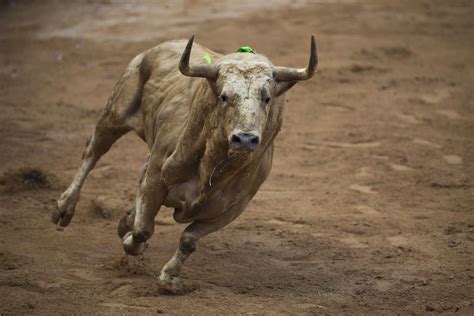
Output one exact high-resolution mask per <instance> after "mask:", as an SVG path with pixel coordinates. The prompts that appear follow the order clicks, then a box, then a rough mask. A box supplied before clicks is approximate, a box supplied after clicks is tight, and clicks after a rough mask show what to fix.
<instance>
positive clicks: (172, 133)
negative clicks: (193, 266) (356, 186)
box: [52, 35, 317, 290]
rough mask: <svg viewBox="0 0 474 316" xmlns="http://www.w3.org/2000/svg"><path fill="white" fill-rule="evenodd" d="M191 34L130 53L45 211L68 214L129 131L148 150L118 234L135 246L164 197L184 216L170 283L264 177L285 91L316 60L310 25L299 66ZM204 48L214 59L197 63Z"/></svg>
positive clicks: (165, 280) (57, 218) (165, 281)
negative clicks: (212, 46) (219, 48)
mask: <svg viewBox="0 0 474 316" xmlns="http://www.w3.org/2000/svg"><path fill="white" fill-rule="evenodd" d="M193 41H194V35H193V36H192V37H191V38H190V39H189V41H187V42H186V41H184V40H176V41H169V42H165V43H162V44H160V45H158V46H156V47H154V48H152V49H150V50H147V51H145V52H143V53H141V54H139V55H137V56H136V57H135V58H133V60H132V61H131V62H130V63H129V65H128V66H127V68H126V70H125V72H124V73H123V74H122V76H121V78H120V80H119V81H118V83H117V84H116V86H115V88H114V89H113V91H112V94H111V96H110V97H109V99H108V101H107V104H106V106H105V109H104V110H103V112H102V115H101V117H100V119H99V121H98V123H97V125H96V127H95V130H94V132H93V134H92V136H91V137H90V138H89V139H88V141H87V145H86V148H85V151H84V153H83V157H82V164H81V166H80V168H79V170H78V172H77V173H76V175H75V177H74V179H73V181H72V183H71V184H70V186H69V187H68V188H67V189H66V191H64V193H62V195H61V196H60V198H59V199H58V201H57V206H56V208H55V209H54V211H53V214H52V221H53V222H54V223H55V224H57V225H59V226H60V227H65V226H67V225H68V224H69V223H70V222H71V219H72V217H73V215H74V212H75V208H76V204H77V202H78V200H79V194H80V190H81V187H82V185H83V183H84V181H85V179H86V177H87V175H88V174H89V172H90V171H91V170H92V169H93V168H94V166H95V164H96V163H97V161H98V160H99V159H100V157H101V156H102V155H104V154H105V153H106V152H107V151H108V150H109V149H110V147H111V146H112V144H113V143H114V142H115V141H116V140H117V139H119V138H120V137H121V136H123V135H124V134H126V133H127V132H130V131H134V132H135V133H136V134H137V135H138V136H139V137H140V138H141V139H142V140H143V141H144V142H146V144H147V146H148V149H149V156H148V158H147V161H146V164H145V166H144V168H143V172H142V174H141V177H140V181H139V188H138V193H137V196H136V202H135V207H134V209H133V211H130V212H128V213H127V214H126V215H125V216H124V217H123V218H122V219H121V220H120V222H119V226H118V235H119V236H120V238H121V239H122V243H123V248H124V250H125V252H126V253H127V254H130V255H134V256H136V255H140V254H142V253H143V251H144V250H145V249H146V241H147V240H148V239H149V238H150V237H151V236H152V234H153V231H154V218H155V216H156V215H157V213H158V211H159V209H160V207H161V206H162V205H164V206H167V207H170V208H174V214H173V217H174V220H175V221H176V222H178V223H190V225H189V226H187V227H186V229H185V230H184V231H183V233H182V235H181V238H180V241H179V246H178V249H177V250H176V252H175V253H174V255H173V257H172V258H171V260H169V261H168V263H166V265H165V266H164V267H163V268H162V270H161V274H160V277H159V280H160V283H161V284H162V285H163V286H165V287H167V288H169V289H171V290H173V289H174V290H177V289H179V288H180V286H181V282H180V279H179V275H180V271H181V268H182V265H183V263H184V261H185V260H186V258H188V256H189V255H190V254H191V253H192V252H194V250H195V248H196V243H197V241H198V240H199V239H200V238H202V237H204V236H206V235H208V234H209V233H212V232H215V231H217V230H219V229H221V228H222V227H224V226H226V225H227V224H229V223H230V222H232V221H233V220H234V219H235V218H237V217H238V216H239V215H240V214H241V213H242V211H243V210H244V209H245V208H246V206H247V205H248V203H249V202H250V200H251V199H252V197H253V196H254V195H255V194H256V193H257V191H258V189H259V187H260V186H261V185H262V183H263V182H264V181H265V180H266V178H267V177H268V175H269V173H270V169H271V167H272V159H273V147H274V140H275V137H276V136H277V134H278V132H279V131H280V128H281V125H282V116H283V110H284V106H285V103H286V102H285V101H286V97H285V92H286V91H287V90H288V89H290V88H291V87H292V86H293V85H295V84H296V83H297V82H298V81H301V80H307V79H309V78H311V77H312V76H313V74H314V73H315V71H316V68H317V53H316V42H315V38H314V35H313V36H311V49H310V58H309V63H308V66H307V67H306V68H288V67H276V66H273V65H272V63H271V62H270V61H269V60H268V59H267V58H266V57H265V56H263V55H261V54H256V53H253V52H246V53H242V52H236V53H232V54H228V55H224V56H223V55H221V54H218V53H216V52H213V51H211V50H209V49H207V48H205V47H203V46H201V45H199V44H195V45H194V47H193ZM204 55H209V57H210V59H211V60H213V61H215V62H214V63H212V62H211V63H205V62H204V60H203V56H204Z"/></svg>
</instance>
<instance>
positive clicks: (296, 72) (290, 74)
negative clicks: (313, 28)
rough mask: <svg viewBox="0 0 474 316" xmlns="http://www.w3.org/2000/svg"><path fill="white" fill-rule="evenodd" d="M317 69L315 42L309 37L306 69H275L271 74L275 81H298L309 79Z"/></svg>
mask: <svg viewBox="0 0 474 316" xmlns="http://www.w3.org/2000/svg"><path fill="white" fill-rule="evenodd" d="M317 67H318V53H317V50H316V40H315V39H314V35H311V51H310V55H309V63H308V67H307V68H289V67H275V68H274V69H273V73H274V75H275V80H277V81H300V80H307V79H309V78H311V77H312V76H313V75H314V73H315V72H316V69H317Z"/></svg>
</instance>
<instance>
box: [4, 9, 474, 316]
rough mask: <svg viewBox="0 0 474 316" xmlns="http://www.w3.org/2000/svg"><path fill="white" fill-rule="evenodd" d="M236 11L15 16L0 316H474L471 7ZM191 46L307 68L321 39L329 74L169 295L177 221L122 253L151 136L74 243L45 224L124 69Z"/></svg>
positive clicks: (100, 173)
mask: <svg viewBox="0 0 474 316" xmlns="http://www.w3.org/2000/svg"><path fill="white" fill-rule="evenodd" d="M230 3H231V2H228V1H225V2H217V1H205V0H201V1H184V0H183V1H177V2H174V1H173V2H171V1H165V2H152V1H142V2H139V3H137V4H126V3H124V2H123V1H77V2H74V3H70V2H65V1H41V2H40V1H24V2H22V1H3V2H1V7H0V21H1V25H0V63H1V69H0V107H1V113H0V166H1V168H0V174H1V175H3V178H2V179H4V180H2V181H0V231H1V233H0V237H1V238H0V267H1V269H0V313H1V314H2V315H3V314H43V315H46V314H70V313H74V314H101V315H107V314H111V315H115V314H138V313H140V314H155V313H164V314H184V313H186V314H190V313H192V314H201V315H202V314H210V313H213V314H217V313H223V314H229V313H232V314H255V313H256V314H288V313H292V314H335V313H342V314H344V313H345V314H353V313H359V314H367V313H368V314H383V313H388V314H392V313H398V314H421V313H426V312H429V313H446V314H453V313H457V314H462V315H468V314H473V313H474V306H473V294H472V293H474V286H473V284H474V271H473V269H474V268H473V242H474V218H473V207H474V201H473V196H474V183H473V181H474V180H473V179H474V177H473V176H474V174H473V164H472V162H473V161H474V154H473V153H474V145H473V135H474V125H473V121H474V113H473V106H474V101H473V98H472V92H473V90H472V87H473V84H474V78H473V77H474V69H473V64H474V50H473V48H474V42H473V41H472V39H473V30H474V20H473V19H472V16H474V5H473V3H472V2H470V1H467V0H466V1H461V0H460V1H440V0H436V1H428V0H420V1H389V0H383V1H382V0H380V1H362V0H360V1H301V2H296V3H297V4H296V5H294V4H293V5H291V2H290V1H278V4H277V5H276V4H272V5H269V3H270V2H269V1H267V2H264V1H261V2H251V1H244V2H240V3H241V4H240V5H239V6H238V7H233V5H231V4H230ZM192 33H194V34H196V38H197V41H198V42H200V43H201V44H204V45H206V46H208V47H210V48H212V49H214V50H216V51H219V52H223V53H228V52H232V51H233V50H234V49H235V48H236V47H239V46H242V45H249V46H252V47H253V48H255V49H256V50H257V51H258V52H260V53H263V54H265V55H267V56H268V57H269V58H270V59H271V60H272V61H273V62H274V63H275V64H276V65H284V66H295V67H296V66H304V65H306V63H307V58H308V53H309V38H310V34H311V33H316V35H317V41H318V49H319V59H320V70H319V73H318V74H317V75H316V76H315V78H314V79H313V80H311V81H309V82H302V83H299V84H298V85H297V86H296V87H295V88H293V89H292V90H291V91H290V92H289V103H288V110H287V113H286V115H285V121H284V128H283V130H282V132H281V134H280V135H279V137H278V138H277V140H276V151H275V161H274V166H273V170H272V173H271V176H270V178H269V180H268V181H267V182H266V183H265V184H264V185H263V186H262V188H261V190H260V191H259V193H258V194H257V196H256V197H255V199H254V200H253V201H252V203H251V204H250V206H249V207H248V209H247V210H246V211H245V212H244V214H243V215H242V216H241V217H240V218H239V219H237V220H236V221H235V222H234V223H232V224H231V225H229V226H228V227H226V228H225V229H223V230H221V231H219V232H217V233H214V234H212V235H210V236H208V237H206V238H204V239H203V240H202V241H200V242H199V245H198V250H197V251H196V252H195V253H194V254H193V255H192V256H191V257H190V259H189V260H188V261H187V263H186V265H185V268H184V271H183V274H184V281H185V282H186V284H187V288H188V289H189V291H188V292H186V293H182V294H183V295H179V296H170V295H164V293H161V292H160V291H159V290H158V288H157V286H156V277H157V275H158V273H159V271H160V269H161V267H162V265H163V264H164V263H165V262H166V261H167V260H168V259H169V258H170V257H171V256H172V254H173V252H174V251H175V249H176V247H177V243H178V240H179V235H180V233H181V231H182V230H183V229H184V226H183V225H180V224H176V223H173V221H172V219H171V216H170V215H171V212H170V210H167V209H163V210H162V211H161V212H160V213H159V215H158V216H157V220H156V224H157V228H156V232H155V235H154V236H153V237H152V239H151V240H150V247H149V249H147V251H146V254H145V256H144V257H139V258H131V257H126V256H124V254H123V251H122V249H121V243H120V240H119V239H118V238H117V236H116V225H117V222H118V219H119V218H120V217H121V216H122V215H123V214H124V213H125V212H126V211H127V210H129V209H130V207H131V206H132V203H133V199H134V194H135V190H136V187H137V180H138V173H139V170H140V168H141V164H142V162H143V159H144V157H145V155H146V146H145V145H144V144H143V143H142V142H141V141H140V140H139V139H138V138H137V137H135V136H133V135H128V136H126V137H124V138H123V139H121V140H120V141H119V142H118V143H117V144H115V145H114V146H113V148H112V150H111V151H110V152H109V154H108V155H106V156H105V157H104V158H103V159H102V160H101V162H99V164H98V166H97V167H96V169H95V170H94V171H93V172H92V174H91V175H90V176H89V178H88V181H87V182H86V184H85V186H84V188H83V191H82V200H81V202H80V203H79V205H78V207H77V214H76V216H75V218H74V219H73V222H72V223H71V225H70V226H69V227H67V229H65V230H64V231H57V230H56V229H55V227H54V225H53V224H52V223H51V222H50V212H51V209H52V207H53V205H54V201H55V199H57V198H58V197H59V195H60V193H61V190H62V189H64V188H65V186H66V185H67V184H68V183H69V182H70V181H71V180H72V177H73V175H74V172H75V171H76V170H77V168H78V166H79V163H80V158H81V153H82V150H83V148H84V145H85V140H86V138H87V136H89V134H90V133H91V132H92V130H93V128H94V125H95V122H96V121H97V119H98V116H99V114H100V111H101V109H102V107H103V106H104V104H105V101H106V99H107V97H108V94H109V93H110V92H111V90H112V87H113V85H114V84H115V82H116V80H117V79H118V78H119V76H120V73H121V72H122V71H123V70H124V67H125V65H126V64H127V63H128V61H129V60H130V59H131V58H132V57H133V56H135V55H136V54H137V53H139V52H141V51H143V50H145V49H148V48H150V47H152V46H154V45H156V44H158V43H160V42H162V41H165V40H169V39H176V38H188V37H189V36H190V34H192ZM25 168H27V169H25ZM28 168H29V169H28ZM25 170H26V172H25ZM28 170H29V171H28ZM32 170H34V171H35V172H32ZM25 175H26V176H28V175H29V176H30V178H28V177H27V178H28V179H30V180H28V181H30V182H28V181H26V180H25V179H24V178H22V177H23V176H25ZM31 177H32V178H33V180H31ZM49 179H53V180H51V181H52V184H48V182H47V181H49ZM43 180H44V181H46V182H44V183H46V184H45V185H36V184H37V183H38V181H40V182H39V183H43V182H41V181H43ZM25 181H26V182H25ZM28 183H30V184H31V183H33V184H34V185H28ZM11 188H13V189H11Z"/></svg>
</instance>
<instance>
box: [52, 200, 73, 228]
mask: <svg viewBox="0 0 474 316" xmlns="http://www.w3.org/2000/svg"><path fill="white" fill-rule="evenodd" d="M75 209H76V203H61V202H60V201H58V203H57V205H56V207H55V209H54V210H53V212H52V214H51V220H52V221H53V223H54V224H59V226H61V227H66V226H67V225H69V223H71V220H72V217H73V216H74V211H75Z"/></svg>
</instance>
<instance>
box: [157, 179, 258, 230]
mask: <svg viewBox="0 0 474 316" xmlns="http://www.w3.org/2000/svg"><path fill="white" fill-rule="evenodd" d="M226 189H227V190H226ZM232 191H233V190H232V189H231V188H224V189H223V190H220V191H219V192H214V194H212V195H211V196H209V197H208V198H207V199H206V200H205V202H203V203H201V204H199V202H198V201H199V197H200V196H199V192H200V190H199V180H198V179H197V178H196V179H192V180H190V181H188V182H185V183H182V184H179V185H176V186H174V187H173V188H171V189H170V191H169V193H168V196H167V198H166V199H165V202H164V205H165V206H167V207H171V208H174V209H175V213H174V215H173V216H174V219H175V220H176V221H177V222H179V223H189V222H193V221H195V220H200V221H212V220H217V219H222V217H223V216H231V217H236V216H237V215H238V214H240V213H241V212H242V211H243V210H244V209H245V207H246V206H247V204H248V203H249V202H250V200H251V198H252V196H253V194H249V195H242V194H239V195H236V194H230V192H232ZM196 202H198V203H196Z"/></svg>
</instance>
